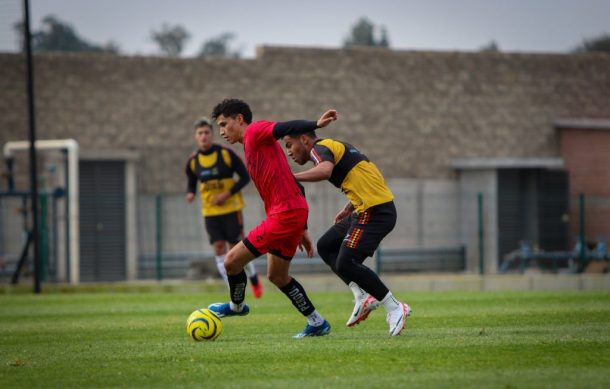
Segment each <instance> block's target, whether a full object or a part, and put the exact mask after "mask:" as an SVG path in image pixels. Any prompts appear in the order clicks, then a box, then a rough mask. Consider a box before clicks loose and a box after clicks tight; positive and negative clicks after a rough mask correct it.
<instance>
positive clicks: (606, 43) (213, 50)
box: [14, 15, 610, 58]
mask: <svg viewBox="0 0 610 389" xmlns="http://www.w3.org/2000/svg"><path fill="white" fill-rule="evenodd" d="M14 28H15V31H16V32H17V33H18V36H19V38H20V39H21V43H22V45H21V47H23V23H22V22H18V23H16V24H15V26H14ZM31 36H32V50H33V51H34V52H48V51H72V52H78V51H81V52H82V51H87V52H101V53H110V54H121V50H120V47H119V44H118V43H116V42H112V41H110V42H107V43H105V44H97V43H92V42H89V41H87V40H86V39H84V38H82V37H81V36H80V35H79V34H78V33H77V32H76V30H75V29H74V27H72V26H71V25H70V24H69V23H67V22H65V21H62V20H60V19H59V18H57V17H55V16H53V15H47V16H45V17H44V18H43V19H42V28H41V29H40V30H37V31H32V32H31ZM149 39H150V40H151V41H152V42H154V43H155V44H156V45H157V48H158V50H159V53H160V54H162V55H165V56H168V57H179V56H181V55H182V53H183V51H184V48H185V46H186V43H187V42H188V41H189V40H190V39H191V34H190V33H189V32H188V31H187V30H186V29H185V28H184V27H182V26H180V25H169V24H167V23H164V24H163V25H162V26H161V27H160V28H158V29H154V30H152V31H151V32H150V34H149ZM236 39H237V35H236V34H235V33H232V32H223V33H220V34H219V35H217V36H214V37H212V38H209V39H207V40H205V41H204V42H203V43H202V44H201V46H200V49H199V51H198V54H197V56H199V57H229V58H239V57H241V56H242V49H241V48H235V47H234V41H235V40H236ZM359 46H360V47H362V46H364V47H385V48H390V38H389V34H388V31H387V29H386V28H385V27H384V26H376V25H375V24H374V23H373V22H371V21H370V20H369V19H367V18H366V17H362V18H360V19H358V21H356V23H354V25H352V27H351V29H350V31H349V32H348V35H347V38H345V39H344V41H343V47H346V48H348V47H359ZM480 51H481V52H499V51H501V50H500V47H499V45H498V44H497V43H496V42H495V41H493V40H492V41H491V42H489V43H488V44H486V45H484V46H482V47H481V48H480ZM572 52H574V53H583V52H610V34H602V35H600V36H597V37H593V38H589V39H585V40H584V41H583V42H582V43H580V44H579V45H577V46H576V47H575V48H574V49H572Z"/></svg>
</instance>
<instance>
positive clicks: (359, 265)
mask: <svg viewBox="0 0 610 389" xmlns="http://www.w3.org/2000/svg"><path fill="white" fill-rule="evenodd" d="M283 140H284V143H285V146H286V149H287V152H288V155H289V156H290V157H291V158H292V159H293V160H294V161H295V162H296V163H298V164H299V165H305V164H306V163H307V162H309V161H312V162H313V163H314V165H315V166H314V167H313V168H311V169H309V170H306V171H303V172H299V173H296V174H295V177H296V178H297V180H299V181H304V182H315V181H322V180H329V181H330V182H331V183H332V184H333V185H334V186H336V187H337V188H340V189H341V191H342V192H343V193H344V194H345V196H346V197H347V199H348V200H349V201H348V202H347V204H346V205H345V207H344V208H343V209H342V210H341V211H340V212H339V213H338V214H337V215H336V216H335V221H334V222H335V224H334V225H333V226H332V227H331V228H330V229H329V230H328V231H327V232H326V233H325V234H324V235H323V236H322V237H321V238H320V240H319V241H318V244H317V248H318V254H319V255H320V256H321V257H322V259H323V260H324V262H326V263H327V264H328V266H330V268H331V269H332V270H333V271H334V272H335V274H337V275H338V276H339V277H340V278H341V279H342V280H343V282H345V283H346V284H347V285H348V286H349V287H350V289H351V290H352V292H353V293H354V298H355V300H356V305H355V307H354V310H353V312H352V315H351V316H350V318H349V320H348V321H347V323H346V324H347V326H348V327H352V326H354V325H355V324H358V323H360V322H361V321H363V320H365V319H366V318H367V317H368V315H369V313H370V312H371V311H372V310H374V309H376V308H377V307H378V306H379V305H383V306H384V308H385V309H386V311H387V322H388V324H389V326H390V335H391V336H396V335H400V333H401V332H402V330H403V329H404V327H405V323H406V319H407V316H409V314H410V308H409V306H408V305H407V304H405V303H402V302H400V301H398V300H397V299H396V298H395V297H394V296H393V295H392V293H391V292H390V290H389V289H388V288H387V286H386V285H385V284H384V283H383V282H382V281H381V279H380V278H379V276H378V275H377V274H376V273H375V272H373V271H372V270H371V269H370V268H368V267H367V266H365V265H363V262H364V260H365V259H366V258H367V257H369V256H372V255H373V253H374V252H375V250H376V249H377V247H378V246H379V243H380V242H381V240H382V239H383V238H384V237H385V236H386V235H387V234H388V233H390V231H392V229H393V228H394V226H395V225H396V207H395V205H394V195H393V194H392V192H391V191H390V188H388V186H387V185H386V183H385V180H384V178H383V176H382V174H381V172H380V171H379V169H378V168H377V166H375V164H374V163H372V162H371V161H369V159H368V158H367V157H366V156H365V155H364V154H362V153H361V152H360V151H358V149H356V148H355V147H354V146H352V145H350V144H349V143H346V142H342V141H338V140H334V139H321V138H318V137H317V135H316V133H315V131H311V127H309V130H307V126H305V125H303V126H294V128H292V129H290V130H287V131H285V132H284V137H283Z"/></svg>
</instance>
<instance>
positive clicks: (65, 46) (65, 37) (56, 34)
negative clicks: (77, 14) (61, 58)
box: [14, 15, 119, 54]
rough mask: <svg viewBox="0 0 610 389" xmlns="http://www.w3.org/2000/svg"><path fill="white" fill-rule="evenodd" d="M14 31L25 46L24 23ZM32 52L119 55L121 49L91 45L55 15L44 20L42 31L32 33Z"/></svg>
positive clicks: (16, 24)
mask: <svg viewBox="0 0 610 389" xmlns="http://www.w3.org/2000/svg"><path fill="white" fill-rule="evenodd" d="M14 29H15V30H16V31H17V33H18V34H19V39H20V40H21V47H24V44H23V29H24V25H23V22H17V23H15V25H14ZM31 36H32V42H31V43H32V51H34V52H44V51H72V52H74V51H93V52H105V53H113V54H118V53H119V47H118V45H117V44H116V43H114V42H108V43H106V45H104V46H100V45H97V44H93V43H89V42H87V41H86V40H84V39H82V38H81V37H80V36H79V35H78V33H77V32H76V31H75V30H74V28H73V27H72V26H71V25H69V24H68V23H65V22H63V21H61V20H59V19H58V18H57V17H55V16H53V15H47V16H45V17H44V18H43V19H42V29H41V30H40V31H32V32H31Z"/></svg>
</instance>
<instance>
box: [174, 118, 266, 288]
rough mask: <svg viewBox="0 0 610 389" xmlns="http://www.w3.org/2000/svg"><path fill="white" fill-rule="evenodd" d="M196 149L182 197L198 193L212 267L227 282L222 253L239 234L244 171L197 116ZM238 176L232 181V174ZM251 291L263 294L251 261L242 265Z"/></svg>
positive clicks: (190, 197)
mask: <svg viewBox="0 0 610 389" xmlns="http://www.w3.org/2000/svg"><path fill="white" fill-rule="evenodd" d="M193 128H194V131H195V142H196V144H197V151H196V152H194V153H193V154H192V155H191V156H190V157H189V159H188V162H187V165H186V176H187V180H188V184H187V193H186V196H185V199H186V201H187V202H188V203H192V202H193V200H194V199H195V193H196V192H197V183H198V182H200V184H199V192H200V195H201V213H202V214H203V218H204V221H205V229H206V231H207V233H208V237H209V239H210V244H211V245H212V247H213V249H214V255H215V258H216V267H217V268H218V272H219V273H220V275H221V276H222V278H223V279H224V280H225V282H226V283H227V285H228V283H229V282H228V280H227V272H226V270H225V266H224V257H225V254H226V253H227V245H228V246H229V248H231V247H233V246H235V244H236V243H237V242H239V241H240V240H241V239H242V238H243V234H244V232H243V227H244V226H243V215H242V211H241V210H242V209H243V208H244V200H243V198H242V195H241V190H242V188H243V187H244V186H246V185H247V184H248V182H250V177H248V172H247V170H246V167H245V166H244V163H243V162H242V161H241V159H240V158H239V157H238V156H237V155H236V154H235V153H234V152H233V151H232V150H231V149H229V148H226V147H222V146H220V145H218V144H216V143H213V140H214V132H213V125H212V122H211V121H210V120H209V119H207V118H200V119H198V120H197V121H195V123H194V124H193ZM235 174H237V176H238V177H239V180H238V181H237V182H235V180H234V179H233V176H234V175H235ZM246 273H247V274H248V277H249V278H250V285H252V293H253V294H254V296H255V297H256V298H259V297H261V296H262V294H263V284H262V283H261V282H260V280H259V278H258V274H257V273H256V268H255V267H254V264H253V263H250V264H248V266H246Z"/></svg>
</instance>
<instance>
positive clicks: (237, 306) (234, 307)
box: [229, 301, 244, 312]
mask: <svg viewBox="0 0 610 389" xmlns="http://www.w3.org/2000/svg"><path fill="white" fill-rule="evenodd" d="M229 306H230V307H231V310H232V311H233V312H241V311H242V309H244V303H241V304H235V303H234V302H233V301H229Z"/></svg>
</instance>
